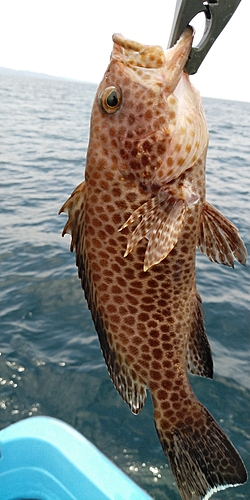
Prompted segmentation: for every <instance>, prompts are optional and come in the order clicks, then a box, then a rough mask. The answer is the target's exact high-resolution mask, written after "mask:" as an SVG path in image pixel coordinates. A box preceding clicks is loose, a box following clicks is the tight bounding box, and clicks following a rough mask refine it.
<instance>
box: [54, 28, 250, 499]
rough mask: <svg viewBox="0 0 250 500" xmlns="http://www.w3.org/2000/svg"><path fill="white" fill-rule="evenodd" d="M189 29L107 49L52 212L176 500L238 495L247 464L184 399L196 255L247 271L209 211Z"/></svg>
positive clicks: (205, 363)
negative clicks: (69, 172) (169, 38)
mask: <svg viewBox="0 0 250 500" xmlns="http://www.w3.org/2000/svg"><path fill="white" fill-rule="evenodd" d="M192 39H193V31H192V29H191V28H190V27H189V28H187V29H186V30H185V31H184V33H183V34H182V36H181V37H180V39H179V40H178V42H177V43H176V45H175V46H174V47H172V48H171V49H168V50H167V51H164V50H163V49H162V48H161V47H159V46H148V45H143V44H140V43H137V42H134V41H132V40H128V39H126V38H124V37H123V36H122V35H119V34H115V35H114V36H113V42H114V45H113V51H112V54H111V59H110V64H109V66H108V69H107V71H106V73H105V75H104V78H103V80H102V82H101V83H100V85H99V88H98V90H97V94H96V97H95V100H94V104H93V110H92V116H91V126H90V139H89V146H88V153H87V160H86V172H85V181H84V182H82V183H81V184H80V185H79V186H78V187H77V188H76V189H75V190H74V192H73V193H72V195H71V196H70V198H69V199H68V200H67V201H66V203H65V204H64V205H63V207H62V208H61V210H60V212H66V213H67V214H68V221H67V223H66V225H65V228H64V231H63V235H64V234H65V233H70V234H71V237H72V240H71V251H73V250H74V249H75V252H76V264H77V266H78V273H79V277H80V279H81V282H82V286H83V289H84V291H85V296H86V299H87V301H88V306H89V309H90V310H91V313H92V317H93V321H94V324H95V328H96V330H97V333H98V336H99V340H100V345H101V349H102V352H103V355H104V358H105V361H106V364H107V367H108V370H109V374H110V377H111V379H112V381H113V383H114V385H115V387H116V389H117V391H118V392H119V393H120V394H121V396H122V397H123V399H124V401H126V403H128V405H129V406H130V408H131V410H132V412H133V413H135V414H137V413H139V412H140V410H141V409H142V407H143V405H144V403H145V401H146V396H147V389H148V391H149V392H150V394H151V397H152V401H153V407H154V420H155V426H156V430H157V433H158V436H159V439H160V442H161V444H162V447H163V450H164V452H165V454H166V457H167V459H168V461H169V464H170V466H171V469H172V472H173V475H174V477H175V481H176V483H177V486H178V488H179V491H180V495H181V497H182V498H183V500H191V499H192V500H199V499H208V498H209V497H210V496H211V495H212V493H214V492H216V491H218V490H220V489H224V488H227V487H228V486H236V485H238V484H241V483H244V482H245V481H246V477H247V475H246V470H245V467H244V464H243V462H242V460H241V458H240V456H239V455H238V453H237V451H236V450H235V448H234V446H233V445H232V444H231V442H230V441H229V439H228V438H227V436H226V435H225V433H224V432H223V431H222V429H221V428H220V427H219V425H218V424H217V423H216V422H215V420H214V419H213V417H212V416H211V415H210V413H209V412H208V411H207V409H206V408H205V407H204V406H203V405H202V404H201V403H200V402H199V401H198V399H197V398H196V396H195V394H194V393H193V391H192V388H191V386H190V383H189V380H188V376H187V368H188V369H189V370H190V372H191V373H194V374H196V375H200V376H204V377H209V378H212V376H213V363H212V356H211V350H210V346H209V342H208V339H207V336H206V332H205V327H204V318H203V312H202V302H201V298H200V296H199V294H198V292H197V289H196V277H195V254H196V247H197V246H198V247H199V248H200V250H201V251H202V252H203V253H205V254H206V255H207V256H208V257H209V258H210V260H212V261H214V262H218V263H223V264H226V265H228V266H233V263H234V259H236V260H238V261H239V262H240V263H241V264H245V261H246V249H245V247H244V244H243V242H242V240H241V239H240V237H239V234H238V230H237V229H236V227H235V226H234V225H233V224H232V223H231V222H230V221H229V220H228V219H226V218H225V217H224V216H223V215H222V214H221V213H220V212H219V211H218V210H217V209H215V208H214V207H213V206H212V205H211V204H209V203H208V202H207V201H206V198H205V162H206V152H207V146H208V130H207V125H206V119H205V115H204V111H203V108H202V104H201V99H200V95H199V93H198V91H197V90H195V89H194V87H193V86H192V85H191V83H190V81H189V77H188V75H187V74H186V73H185V71H184V66H185V64H186V61H187V58H188V55H189V52H190V49H191V46H192Z"/></svg>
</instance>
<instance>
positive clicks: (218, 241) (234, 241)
mask: <svg viewBox="0 0 250 500" xmlns="http://www.w3.org/2000/svg"><path fill="white" fill-rule="evenodd" d="M198 247H199V249H200V250H201V252H203V253H204V254H206V255H207V256H208V258H209V259H210V260H211V261H213V262H217V263H219V264H220V263H221V264H225V265H226V266H229V267H234V258H235V259H236V260H238V262H240V264H243V265H244V266H245V265H246V258H247V250H246V247H245V245H244V243H243V241H242V239H241V238H240V236H239V233H238V229H237V228H236V227H235V226H234V224H232V222H231V221H230V220H228V219H227V218H226V217H224V215H222V214H221V213H220V212H219V210H217V209H216V208H215V207H213V205H211V204H210V203H208V202H205V203H204V205H203V208H202V212H201V217H200V232H199V239H198Z"/></svg>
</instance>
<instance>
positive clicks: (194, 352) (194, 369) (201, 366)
mask: <svg viewBox="0 0 250 500" xmlns="http://www.w3.org/2000/svg"><path fill="white" fill-rule="evenodd" d="M187 368H188V369H189V371H190V372H191V373H193V374H195V375H199V376H200V377H207V378H213V360H212V353H211V348H210V345H209V342H208V338H207V334H206V330H205V324H204V315H203V310H202V300H201V297H200V295H199V294H198V292H197V291H196V293H195V298H194V312H193V316H192V320H191V325H190V333H189V338H188V344H187Z"/></svg>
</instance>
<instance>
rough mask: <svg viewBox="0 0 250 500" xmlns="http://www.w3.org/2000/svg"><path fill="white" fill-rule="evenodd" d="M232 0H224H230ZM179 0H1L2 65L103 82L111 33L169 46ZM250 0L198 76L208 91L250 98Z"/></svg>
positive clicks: (200, 86) (200, 85) (195, 78)
mask: <svg viewBox="0 0 250 500" xmlns="http://www.w3.org/2000/svg"><path fill="white" fill-rule="evenodd" d="M224 1H225V0H224ZM175 5H176V1H175V0H123V1H119V0H116V1H115V2H111V1H104V0H0V67H4V68H11V69H18V70H28V71H35V72H38V73H46V74H49V75H54V76H61V77H67V78H73V79H77V80H82V81H88V82H93V83H99V82H100V81H101V79H102V77H103V74H104V72H105V70H106V68H107V66H108V63H109V57H110V53H111V50H112V34H113V33H122V34H123V35H124V36H125V37H126V38H131V39H133V40H136V41H138V42H141V43H145V44H155V45H161V46H162V47H164V48H166V47H167V44H168V39H169V35H170V31H171V26H172V22H173V17H174V11H175ZM249 37H250V1H249V0H242V1H241V3H240V5H239V7H238V8H237V10H236V12H235V14H234V15H233V17H232V18H231V20H230V21H229V23H228V24H227V26H226V27H225V29H224V31H223V32H222V33H221V34H220V36H219V38H218V39H217V40H216V42H215V43H214V45H213V47H212V48H211V49H210V51H209V53H208V55H207V56H206V58H205V60H204V62H203V63H202V65H201V66H200V68H199V70H198V73H197V74H196V75H194V76H193V77H191V81H192V82H193V84H194V85H195V86H196V87H197V88H198V89H199V91H200V92H201V95H202V96H204V97H215V98H223V99H232V100H240V101H250V76H249V75H250V72H249V61H250V43H249Z"/></svg>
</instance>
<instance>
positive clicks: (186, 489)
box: [156, 403, 247, 500]
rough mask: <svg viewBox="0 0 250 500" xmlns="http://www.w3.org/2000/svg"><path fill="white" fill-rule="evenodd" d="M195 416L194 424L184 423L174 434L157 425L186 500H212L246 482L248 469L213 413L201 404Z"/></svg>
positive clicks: (194, 412) (174, 429) (191, 420)
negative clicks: (212, 497)
mask: <svg viewBox="0 0 250 500" xmlns="http://www.w3.org/2000/svg"><path fill="white" fill-rule="evenodd" d="M199 413H200V414H199ZM191 415H193V416H192V418H190V422H193V423H192V425H189V426H187V425H182V424H181V423H180V425H179V426H178V427H177V426H176V427H175V428H173V429H172V431H171V432H169V431H165V429H164V430H163V429H161V428H160V426H159V424H160V421H159V422H156V429H157V432H158V435H159V439H160V441H161V444H162V447H163V450H164V452H165V454H166V456H167V458H168V460H169V463H170V466H171V469H172V473H173V475H174V477H175V481H176V483H177V486H178V488H179V491H180V494H181V497H182V499H183V500H208V498H210V497H211V495H212V494H213V493H215V492H216V491H219V490H223V489H226V488H228V487H230V486H238V485H240V484H243V483H245V481H246V480H247V472H246V469H245V466H244V464H243V462H242V460H241V458H240V456H239V454H238V452H237V451H236V449H235V448H234V446H233V445H232V443H231V442H230V441H229V439H228V438H227V436H226V434H225V433H224V432H223V431H222V429H221V428H220V427H219V425H218V424H217V423H216V422H215V420H214V419H213V417H212V416H211V415H210V413H209V412H208V411H207V410H206V408H204V406H202V405H201V404H200V403H198V407H195V410H194V411H193V413H191ZM185 420H186V417H185ZM186 421H187V420H186Z"/></svg>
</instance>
